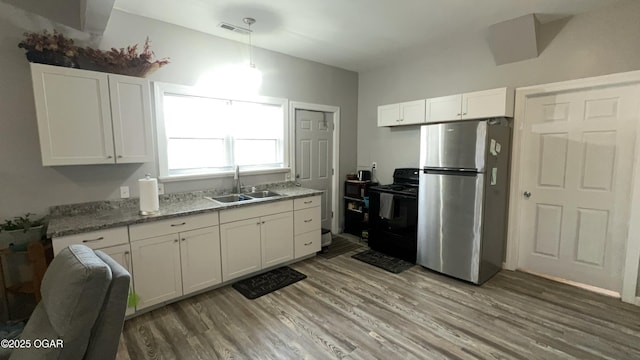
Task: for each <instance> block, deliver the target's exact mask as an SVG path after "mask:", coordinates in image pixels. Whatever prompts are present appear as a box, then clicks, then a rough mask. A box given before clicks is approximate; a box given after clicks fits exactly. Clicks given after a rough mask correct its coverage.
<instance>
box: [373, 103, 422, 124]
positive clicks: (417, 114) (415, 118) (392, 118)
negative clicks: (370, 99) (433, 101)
mask: <svg viewBox="0 0 640 360" xmlns="http://www.w3.org/2000/svg"><path fill="white" fill-rule="evenodd" d="M424 119H425V100H415V101H407V102H403V103H399V104H389V105H382V106H378V126H397V125H412V124H422V123H424Z"/></svg>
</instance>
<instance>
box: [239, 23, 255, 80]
mask: <svg viewBox="0 0 640 360" xmlns="http://www.w3.org/2000/svg"><path fill="white" fill-rule="evenodd" d="M242 22H243V23H245V24H247V26H248V27H249V66H251V67H252V68H255V67H256V64H255V63H254V62H253V43H252V42H251V33H252V30H251V25H253V24H255V23H256V19H254V18H251V17H246V18H244V19H242Z"/></svg>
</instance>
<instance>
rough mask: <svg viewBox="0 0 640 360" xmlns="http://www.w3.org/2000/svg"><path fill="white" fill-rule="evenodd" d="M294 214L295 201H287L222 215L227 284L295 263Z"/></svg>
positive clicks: (227, 211) (230, 211)
mask: <svg viewBox="0 0 640 360" xmlns="http://www.w3.org/2000/svg"><path fill="white" fill-rule="evenodd" d="M292 210H293V201H287V200H285V201H282V202H278V203H273V204H264V205H255V206H252V207H246V208H245V209H242V208H237V209H230V210H226V211H225V210H223V211H221V212H220V218H221V221H222V222H223V223H222V224H221V225H220V248H221V249H222V254H221V256H222V279H223V280H224V281H229V280H232V279H235V278H238V277H240V276H243V275H247V274H251V273H253V272H256V271H258V270H261V269H265V268H269V267H272V266H275V265H278V264H281V263H284V262H286V261H289V260H292V259H293V255H294V248H293V213H292ZM274 212H277V213H275V214H274ZM225 221H228V222H226V223H224V222H225Z"/></svg>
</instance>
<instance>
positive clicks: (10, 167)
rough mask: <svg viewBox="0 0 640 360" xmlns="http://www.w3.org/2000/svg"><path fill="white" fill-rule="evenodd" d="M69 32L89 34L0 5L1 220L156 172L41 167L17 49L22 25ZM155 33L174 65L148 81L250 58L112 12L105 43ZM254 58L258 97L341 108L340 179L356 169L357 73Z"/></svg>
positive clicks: (219, 184)
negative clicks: (259, 81) (259, 76)
mask: <svg viewBox="0 0 640 360" xmlns="http://www.w3.org/2000/svg"><path fill="white" fill-rule="evenodd" d="M54 27H55V28H57V29H59V30H64V32H66V33H69V34H70V35H71V36H72V37H74V38H76V39H82V40H84V41H89V42H90V41H94V43H95V42H97V41H98V40H96V39H94V40H92V39H89V38H88V36H87V35H85V34H82V33H78V32H73V31H70V30H69V29H65V28H64V27H61V26H59V25H56V24H52V23H51V22H50V21H48V20H46V19H43V18H41V17H39V16H36V15H33V14H29V13H27V12H25V11H22V10H19V9H16V8H14V7H12V6H11V5H7V4H5V3H0V110H1V113H0V114H1V115H0V118H1V119H2V120H1V121H0V144H2V147H1V149H2V150H1V151H0V220H1V219H5V218H8V217H13V216H16V215H19V214H22V213H24V212H27V211H30V212H36V213H40V214H43V213H45V212H46V210H47V208H48V206H50V205H56V204H69V203H78V202H85V201H96V200H105V199H116V198H118V197H119V187H120V186H121V185H129V186H130V188H131V194H132V196H137V179H139V178H141V177H143V176H144V174H145V173H151V174H153V175H157V169H156V165H155V164H125V165H94V166H59V167H42V165H41V160H40V147H39V142H38V133H37V126H36V119H35V109H34V105H33V94H32V88H31V77H30V72H29V63H28V62H27V60H26V58H25V56H24V50H23V49H19V48H18V47H17V44H18V42H20V41H21V40H22V38H23V32H25V31H40V30H42V29H45V28H46V29H53V28H54ZM147 36H149V38H150V39H151V42H152V44H151V48H152V50H153V51H154V52H155V53H156V54H157V55H158V56H159V57H170V58H171V64H169V65H167V66H166V67H163V68H161V69H159V70H158V71H157V72H155V73H153V74H151V75H150V76H149V79H150V80H157V81H163V82H171V83H178V84H185V85H194V84H195V83H196V82H197V81H198V79H199V78H200V76H201V75H202V74H204V73H206V72H208V71H211V70H215V69H217V68H219V67H222V66H226V65H229V64H241V63H244V62H246V61H247V56H248V50H247V45H246V43H238V42H233V41H229V40H225V39H221V38H217V37H213V36H209V35H206V34H203V33H199V32H196V31H191V30H188V29H185V28H182V27H179V26H174V25H170V24H167V23H162V22H159V21H155V20H151V19H148V18H142V17H138V16H134V15H130V14H127V13H123V12H119V11H114V12H113V14H112V16H111V18H110V21H109V24H108V26H107V29H106V31H105V33H104V36H103V38H102V39H101V41H100V44H99V46H100V48H103V49H108V48H110V47H118V48H120V47H126V46H127V45H130V44H135V43H139V44H140V46H141V45H142V43H144V40H145V38H146V37H147ZM255 63H256V65H257V67H258V68H259V69H260V70H261V71H262V72H263V75H264V79H263V85H262V88H261V89H260V91H259V93H260V95H264V96H273V97H281V98H287V99H290V100H294V101H304V102H309V103H317V104H325V105H333V106H339V107H340V109H341V116H342V119H341V129H340V131H341V144H340V146H341V149H340V155H341V159H340V174H339V175H340V177H341V178H344V176H345V174H346V173H347V172H349V171H353V170H354V169H355V164H356V155H355V152H356V144H355V139H356V117H357V86H358V75H357V74H356V73H354V72H351V71H346V70H342V69H338V68H335V67H331V66H326V65H322V64H319V63H314V62H310V61H306V60H302V59H299V58H294V57H291V56H287V55H283V54H280V53H275V52H271V51H267V50H263V49H256V51H255ZM242 180H243V183H244V184H246V185H254V184H259V183H265V182H273V181H282V180H284V175H282V174H279V175H269V176H246V177H244V178H243V179H242ZM231 187H232V179H231V178H223V179H215V180H208V181H188V182H179V183H178V182H172V183H167V184H166V187H165V189H166V191H167V192H178V191H187V190H195V189H205V188H227V189H230V188H231Z"/></svg>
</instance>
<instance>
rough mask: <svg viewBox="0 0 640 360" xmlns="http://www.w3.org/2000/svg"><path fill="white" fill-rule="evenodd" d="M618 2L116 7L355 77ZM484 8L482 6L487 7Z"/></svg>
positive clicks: (156, 0)
mask: <svg viewBox="0 0 640 360" xmlns="http://www.w3.org/2000/svg"><path fill="white" fill-rule="evenodd" d="M617 1H618V0H517V1H516V0H482V1H478V0H396V1H391V0H277V1H273V0H116V1H115V6H114V8H115V9H118V10H121V11H124V12H128V13H131V14H135V15H140V16H144V17H149V18H153V19H157V20H160V21H164V22H168V23H172V24H176V25H180V26H183V27H186V28H190V29H193V30H198V31H201V32H204V33H208V34H212V35H215V36H219V37H223V38H227V39H232V40H236V41H243V42H246V41H247V37H246V35H240V34H236V33H234V32H230V31H228V30H223V29H220V28H219V27H218V24H219V23H220V22H227V23H231V24H233V25H237V26H243V27H246V25H245V24H243V23H242V19H243V18H244V17H253V18H255V19H256V20H257V22H256V23H255V24H254V25H253V26H252V30H253V35H252V41H253V43H254V45H255V46H258V47H261V48H265V49H269V50H273V51H277V52H281V53H284V54H288V55H292V56H296V57H300V58H303V59H308V60H313V61H317V62H320V63H324V64H328V65H332V66H337V67H340V68H344V69H348V70H353V71H358V72H361V71H366V70H370V69H373V68H375V67H377V66H380V65H382V64H385V63H389V62H390V61H393V60H394V59H395V58H397V57H398V56H401V54H402V53H403V51H404V50H408V49H415V48H417V47H426V46H428V45H429V44H433V43H436V42H442V41H446V39H447V38H450V37H452V36H458V35H463V34H465V33H475V32H478V31H483V30H485V29H486V28H487V27H488V26H490V25H493V24H495V23H499V22H502V21H506V20H510V19H513V18H516V17H519V16H522V15H527V14H531V13H535V14H537V16H538V19H539V20H540V21H541V22H542V23H545V22H548V21H552V20H555V19H559V18H562V17H565V16H570V15H576V14H579V13H583V12H587V11H591V10H594V9H596V8H599V7H604V6H608V5H611V4H613V3H615V2H617ZM480 4H482V6H480Z"/></svg>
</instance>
